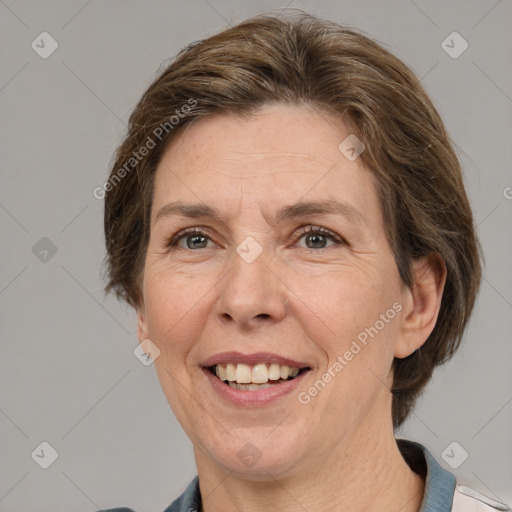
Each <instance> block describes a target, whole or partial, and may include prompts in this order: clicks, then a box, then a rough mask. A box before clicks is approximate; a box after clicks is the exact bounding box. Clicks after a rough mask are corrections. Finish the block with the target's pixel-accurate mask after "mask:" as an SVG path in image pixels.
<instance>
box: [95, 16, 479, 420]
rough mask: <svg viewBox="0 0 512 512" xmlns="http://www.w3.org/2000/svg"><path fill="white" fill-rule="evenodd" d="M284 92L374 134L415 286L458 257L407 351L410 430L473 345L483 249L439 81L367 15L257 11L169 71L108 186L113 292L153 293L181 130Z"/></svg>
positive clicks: (397, 382)
mask: <svg viewBox="0 0 512 512" xmlns="http://www.w3.org/2000/svg"><path fill="white" fill-rule="evenodd" d="M275 102H279V103H285V104H295V105H309V106H312V107H314V108H316V109H318V110H319V111H322V112H327V113H329V114H330V115H334V116H339V118H340V119H341V118H342V119H343V120H344V121H345V122H346V123H347V124H348V125H349V126H350V128H351V131H352V132H353V133H354V134H355V135H356V136H357V137H358V138H359V139H360V140H361V141H363V143H364V144H365V146H366V149H365V150H364V151H363V153H362V154H361V155H360V158H361V159H362V162H363V164H364V165H365V166H366V168H368V169H369V170H370V171H371V172H372V173H373V175H374V178H375V182H376V186H377V192H378V194H379V199H380V202H381V206H382V210H383V215H384V220H385V226H386V235H387V238H388V241H389V244H390V247H391V249H392V251H393V254H394V257H395V260H396V264H397V267H398V271H399V273H400V277H401V279H402V282H403V284H404V285H405V286H408V287H411V286H412V285H413V282H412V275H411V263H412V261H413V260H415V259H418V258H420V257H423V256H428V255H432V254H436V255H439V256H441V257H442V258H443V260H444V262H445V264H446V269H447V280H446V285H445V289H444V293H443V298H442V303H441V310H440V313H439V317H438V320H437V323H436V325H435V327H434V330H433V332H432V333H431V335H430V336H429V338H428V340H427V341H426V342H425V343H424V344H423V346H422V347H421V348H420V349H419V350H417V351H416V352H414V353H413V354H411V355H410V356H408V357H406V358H403V359H398V358H395V360H394V362H393V370H394V380H393V387H392V390H391V391H392V394H393V402H392V404H393V405H392V418H393V425H394V427H395V429H396V428H397V427H399V426H400V425H401V424H402V423H403V421H404V420H405V419H406V417H407V416H408V415H409V414H410V412H411V411H412V409H413V408H414V405H415V402H416V400H417V398H418V396H419V395H420V393H421V392H422V390H423V389H424V387H425V385H426V383H427V382H428V381H429V379H430V377H431V376H432V373H433V371H434V368H435V367H436V366H437V365H440V364H442V363H444V362H446V361H447V360H448V359H450V357H451V356H452V355H453V354H454V352H455V351H456V349H457V348H458V347H459V345H460V342H461V338H462V335H463V331H464V329H465V326H466V324H467V322H468V320H469V316H470V313H471V311H472V309H473V305H474V301H475V297H476V293H477V290H478V287H479V283H480V279H481V259H480V258H481V251H480V246H479V243H478V240H477V237H476V233H475V227H474V221H473V216H472V212H471V208H470V205H469V201H468V198H467V196H466V192H465V189H464V184H463V179H462V173H461V167H460V163H459V161H458V159H457V156H456V154H455V152H454V149H453V147H452V143H451V141H450V138H449V136H448V134H447V132H446V130H445V127H444V125H443V122H442V120H441V118H440V116H439V114H438V113H437V111H436V109H435V107H434V106H433V104H432V102H431V100H430V99H429V97H428V95H427V93H426V92H425V90H424V89H423V87H422V86H421V84H420V83H419V80H418V79H417V78H416V76H415V75H414V74H413V73H412V72H411V70H410V69H409V68H408V67H407V66H406V65H405V64H404V63H403V62H401V61H400V60H399V59H398V58H396V57H395V56H394V55H392V54H391V53H390V52H388V51H387V50H386V49H384V48H383V47H382V46H381V45H379V44H378V43H376V42H375V41H373V40H372V39H370V38H368V37H366V36H365V35H363V34H362V33H360V32H359V31H357V30H355V29H353V28H350V27H347V26H343V25H339V24H336V23H334V22H330V21H325V20H321V19H318V18H315V17H313V16H310V15H307V14H300V15H295V16H290V15H289V14H286V15H284V16H270V15H265V16H257V17H255V18H252V19H249V20H247V21H245V22H243V23H241V24H239V25H237V26H235V27H232V28H229V29H227V30H225V31H223V32H221V33H219V34H217V35H214V36H212V37H209V38H208V39H205V40H202V41H199V42H196V43H193V44H192V45H190V46H188V47H187V48H185V49H184V50H183V51H182V52H181V53H180V54H179V55H178V56H177V58H176V59H175V60H174V62H172V63H171V64H170V65H169V66H168V67H166V69H164V70H163V71H162V72H161V73H160V75H159V76H158V77H157V79H156V80H155V81H154V82H153V83H152V84H151V85H150V87H149V88H148V89H147V91H146V92H145V93H144V95H143V96H142V98H141V99H140V101H139V103H138V104H137V106H136V107H135V109H134V111H133V113H132V114H131V116H130V120H129V127H128V133H127V135H126V137H125V138H124V140H123V142H122V144H121V145H120V147H119V148H118V150H117V153H116V155H115V162H114V165H113V167H112V171H111V174H110V178H109V181H108V182H107V183H106V184H105V187H104V192H105V217H104V229H105V239H106V248H107V256H106V258H105V262H106V279H107V285H106V287H105V291H106V292H107V293H108V292H110V291H114V292H115V294H116V296H117V297H118V298H120V299H123V300H125V301H126V302H127V303H128V304H130V305H131V306H133V307H134V308H137V307H138V306H139V305H141V304H142V296H141V277H142V275H143V272H144V261H145V255H146V249H147V245H148V241H149V230H150V215H151V205H152V195H153V184H154V176H155V170H156V168H157V166H158V163H159V160H160V158H161V156H162V153H163V152H164V150H165V148H166V147H167V146H168V144H169V141H170V140H171V139H172V138H173V136H174V135H175V134H176V133H178V132H179V131H180V130H181V129H182V128H183V127H184V126H186V125H187V124H189V123H191V122H193V121H194V120H196V119H199V118H202V117H204V116H208V115H212V114H214V113H220V112H229V113H232V114H235V115H240V116H243V117H246V116H250V115H251V114H252V113H254V112H255V111H256V110H257V109H259V108H261V107H263V106H265V105H268V104H272V103H275ZM144 147H146V151H144V150H142V148H144ZM141 153H144V155H145V156H142V155H141Z"/></svg>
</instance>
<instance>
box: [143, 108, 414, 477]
mask: <svg viewBox="0 0 512 512" xmlns="http://www.w3.org/2000/svg"><path fill="white" fill-rule="evenodd" d="M349 135H350V131H348V130H347V128H346V127H345V126H344V125H343V124H342V123H341V122H340V121H339V120H337V119H336V118H333V117H330V116H329V115H327V114H324V113H322V115H319V113H317V112H315V111H314V110H312V109H306V108H299V107H290V106H282V105H279V106H272V107H266V108H264V109H262V110H260V111H259V112H258V113H257V114H256V115H254V116H253V117H252V118H251V119H249V120H240V119H236V118H235V117H232V116H230V115H226V114H222V115H216V116H211V117H208V118H204V119H202V120H200V121H199V122H196V123H195V124H192V125H190V126H189V127H188V128H187V129H186V130H185V131H184V132H182V133H181V134H180V135H179V136H178V137H177V138H175V139H174V140H173V142H172V143H171V145H170V146H169V147H168V148H167V150H166V152H165V154H164V156H163V159H162V161H161V163H160V165H159V167H158V169H157V172H156V176H155V188H154V198H153V207H152V217H151V236H150V241H149V246H148V251H147V258H146V264H145V271H144V280H143V300H144V304H143V306H142V307H141V308H140V310H139V312H138V329H139V331H138V335H139V339H140V340H141V341H142V340H144V339H150V340H151V341H152V342H153V343H154V344H155V345H156V346H157V347H158V348H159V350H160V355H159V357H158V358H156V361H155V366H156V370H157V372H158V377H159V380H160V383H161V385H162V388H163V391H164V393H165V395H166V397H167V400H168V402H169V404H170V406H171V407H172V409H173V411H174V413H175V415H176V417H177V418H178V420H179V422H180V423H181V425H182V427H183V428H184V430H185V431H186V432H187V434H188V436H189V437H190V438H191V440H192V441H193V443H194V444H195V446H196V456H197V454H199V456H200V457H202V458H203V459H204V460H207V461H208V463H209V464H216V465H217V467H218V466H220V467H222V468H224V469H225V470H227V471H233V472H236V473H243V474H245V475H246V476H247V477H248V478H255V479H257V478H264V477H265V475H267V473H268V472H270V473H272V474H274V475H277V474H279V475H286V474H294V473H295V472H299V471H303V470H304V469H305V468H309V469H311V468H314V467H315V465H316V464H321V463H323V462H324V461H326V460H328V458H329V457H330V456H331V454H332V453H333V452H335V451H336V447H339V448H342V449H345V451H347V450H348V449H349V448H348V447H351V448H350V449H352V448H353V447H357V446H359V445H360V444H361V443H364V439H365V436H369V435H375V433H376V432H377V431H380V429H387V430H386V432H388V430H389V429H391V415H390V407H391V395H390V393H389V389H388V388H389V387H390V386H391V383H392V375H391V373H390V367H391V364H392V361H393V357H394V356H395V355H398V356H399V357H404V356H405V355H408V354H407V349H406V348H404V345H403V339H402V338H403V335H402V330H403V324H404V318H405V317H406V314H407V311H408V310H410V307H411V296H410V291H409V290H408V289H406V288H402V286H401V283H400V279H399V275H398V270H397V267H396V264H395V260H394V258H393V254H392V252H391V250H390V247H389V244H388V242H387V239H386V236H385V229H384V225H383V216H382V212H381V209H380V206H379V202H378V199H377V195H376V191H375V187H374V184H373V180H372V175H371V174H370V173H369V172H368V171H367V170H366V169H365V168H364V167H363V165H362V162H361V159H360V158H355V156H357V155H356V153H355V152H354V151H351V150H350V147H353V144H352V146H351V144H350V142H351V141H352V142H353V140H352V139H351V138H350V139H348V140H347V141H345V143H344V144H342V146H341V149H339V146H340V143H342V142H343V141H344V140H345V139H346V138H347V137H348V136H349ZM356 149H357V148H356ZM169 205H171V206H169ZM192 205H194V206H192ZM300 205H303V206H300ZM178 206H179V207H182V208H181V210H180V209H177V208H176V207H178ZM173 207H174V208H173ZM159 213H160V215H158V214H159ZM192 228H193V229H195V230H196V231H194V230H193V229H192ZM411 351H412V350H411ZM216 363H217V364H218V365H219V366H218V368H219V372H220V378H219V377H217V376H215V375H214V374H213V373H212V372H211V371H210V367H212V366H213V365H214V364H216ZM285 367H290V368H292V370H289V371H287V370H286V368H285ZM293 368H297V369H298V370H293ZM213 371H215V369H213ZM290 371H291V376H292V377H293V375H294V374H295V373H296V372H297V371H299V373H298V375H297V376H296V377H295V378H290V377H288V378H287V379H286V380H284V379H281V377H283V376H284V377H287V375H288V374H289V373H290ZM221 378H222V379H224V380H229V379H231V380H233V379H235V378H236V380H237V381H238V382H240V383H242V384H241V389H239V388H237V387H235V386H236V385H235V384H234V383H232V384H231V385H229V384H227V383H225V382H223V381H222V380H221ZM277 379H280V380H277ZM249 381H252V382H253V384H252V385H251V386H250V388H249V384H247V383H248V382H249ZM265 381H267V382H266V383H265ZM258 382H259V383H258ZM244 383H245V384H244ZM338 453H340V452H338Z"/></svg>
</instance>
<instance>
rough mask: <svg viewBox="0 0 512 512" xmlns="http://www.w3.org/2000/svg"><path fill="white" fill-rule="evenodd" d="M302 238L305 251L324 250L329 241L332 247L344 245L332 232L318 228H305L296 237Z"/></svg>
mask: <svg viewBox="0 0 512 512" xmlns="http://www.w3.org/2000/svg"><path fill="white" fill-rule="evenodd" d="M302 238H304V240H305V242H306V248H307V249H325V248H326V243H327V242H328V241H329V240H330V241H332V242H333V244H332V245H346V242H345V241H344V240H343V239H342V238H340V237H339V236H338V235H336V234H335V233H333V232H332V231H330V230H328V229H325V228H322V227H319V226H306V227H305V228H303V229H302V230H301V231H300V232H299V235H298V239H299V240H300V239H302Z"/></svg>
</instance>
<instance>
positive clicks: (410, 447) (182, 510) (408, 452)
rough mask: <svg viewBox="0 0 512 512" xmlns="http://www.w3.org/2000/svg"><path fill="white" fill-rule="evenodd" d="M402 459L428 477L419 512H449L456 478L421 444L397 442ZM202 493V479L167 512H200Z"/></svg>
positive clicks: (190, 487) (399, 440)
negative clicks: (200, 482) (200, 487)
mask: <svg viewBox="0 0 512 512" xmlns="http://www.w3.org/2000/svg"><path fill="white" fill-rule="evenodd" d="M397 445H398V448H399V450H400V453H401V454H402V457H403V458H404V460H405V461H406V462H407V464H408V465H409V467H410V468H411V469H412V470H413V471H415V472H416V473H418V474H419V475H420V476H422V477H423V478H425V494H424V496H423V501H422V502H421V508H420V510H419V512H449V511H450V510H451V508H452V501H453V493H454V491H455V477H454V476H453V475H452V474H451V473H449V472H448V471H446V470H445V469H443V468H442V467H441V466H440V465H439V464H438V463H437V461H436V460H435V459H434V457H432V455H431V454H430V452H429V451H428V450H427V449H426V448H425V447H424V446H423V445H421V444H420V443H416V442H414V441H408V440H406V439H397ZM200 510H201V491H200V490H199V476H197V475H196V477H195V478H194V479H193V480H192V481H191V482H190V484H189V485H188V487H187V488H186V490H185V492H184V493H183V494H182V495H181V496H180V497H179V498H178V499H176V500H175V501H173V503H172V504H171V505H170V506H169V507H168V508H166V509H165V510H164V512H199V511H200Z"/></svg>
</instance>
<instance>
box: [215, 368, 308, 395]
mask: <svg viewBox="0 0 512 512" xmlns="http://www.w3.org/2000/svg"><path fill="white" fill-rule="evenodd" d="M208 370H209V371H210V372H211V373H212V375H215V376H216V377H218V379H219V380H221V381H222V382H224V383H225V384H227V385H228V386H230V387H231V388H235V389H241V390H244V391H257V390H261V389H267V388H270V387H271V386H276V385H279V384H282V383H284V382H287V381H290V380H293V379H294V378H295V377H297V376H298V375H299V374H300V373H302V372H305V371H307V370H309V368H298V367H290V366H287V365H280V364H278V363H272V364H265V363H258V364H255V365H248V364H244V363H238V364H235V363H227V364H215V365H213V366H210V367H209V368H208Z"/></svg>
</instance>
